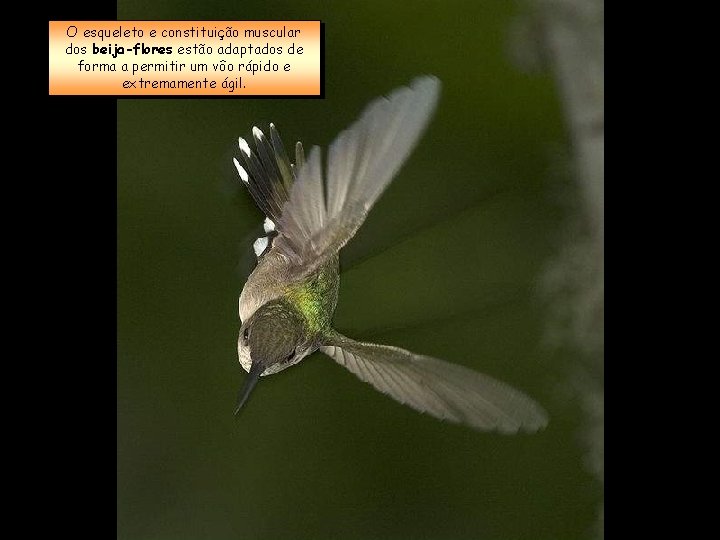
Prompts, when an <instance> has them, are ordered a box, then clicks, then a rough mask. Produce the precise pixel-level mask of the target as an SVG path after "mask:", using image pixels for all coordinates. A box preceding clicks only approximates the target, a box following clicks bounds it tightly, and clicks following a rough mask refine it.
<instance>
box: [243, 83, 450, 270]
mask: <svg viewBox="0 0 720 540" xmlns="http://www.w3.org/2000/svg"><path fill="white" fill-rule="evenodd" d="M439 92H440V82H439V81H438V79H436V78H435V77H431V76H425V77H419V78H417V79H415V80H414V81H413V82H412V83H411V84H410V86H409V87H403V88H399V89H397V90H395V91H393V92H392V93H391V94H390V95H389V96H388V97H380V98H377V99H376V100H374V101H372V102H371V103H370V104H369V105H368V106H367V107H366V108H365V110H364V111H363V113H362V114H361V115H360V118H359V119H358V120H357V121H356V122H355V123H354V124H352V125H351V126H350V127H349V128H348V129H346V130H345V131H343V132H342V133H341V134H340V135H339V136H338V137H337V139H335V141H334V142H333V143H332V144H331V145H330V150H329V154H328V169H327V180H325V179H324V178H323V171H322V164H321V157H320V149H319V148H318V147H313V148H312V149H311V151H310V153H309V155H308V158H307V161H305V162H304V163H302V162H303V161H304V155H301V154H302V148H301V147H300V149H299V152H298V157H297V163H296V167H295V171H294V172H292V169H291V167H290V166H289V162H288V161H287V157H286V156H285V155H284V151H282V156H280V154H279V152H278V151H277V150H276V149H277V148H282V146H281V144H280V143H279V138H278V142H277V145H276V141H275V138H273V139H272V146H271V145H269V144H268V143H267V142H266V141H265V138H264V136H263V135H262V133H261V132H259V130H256V129H254V130H253V134H254V135H255V141H256V143H257V146H258V156H255V155H254V154H252V153H251V152H250V150H249V148H247V144H246V143H245V145H244V147H243V143H244V141H241V149H242V150H243V153H244V155H245V157H246V158H247V159H246V164H247V165H248V169H249V173H250V174H249V175H248V172H247V171H245V170H244V169H243V168H242V167H240V166H239V164H238V163H237V161H236V166H238V172H239V173H240V176H241V177H242V178H243V180H244V181H245V183H246V185H248V187H249V188H250V190H251V193H252V194H253V197H254V198H255V201H256V202H257V204H258V206H259V207H260V209H261V210H262V211H263V212H265V214H266V215H267V216H268V217H270V219H271V220H273V221H274V222H275V225H276V230H277V233H278V235H277V237H276V238H275V239H274V241H273V248H274V249H277V250H279V251H280V252H281V253H283V254H284V255H286V256H287V257H288V259H289V260H290V261H291V262H292V263H293V266H294V267H295V268H296V269H297V271H298V272H300V273H301V274H303V275H304V274H309V273H311V272H313V271H314V270H315V269H316V268H318V267H319V266H321V265H322V264H323V263H324V262H326V261H327V259H328V257H331V256H333V255H334V254H335V253H336V252H337V251H338V250H339V249H340V248H341V247H343V246H344V245H345V244H346V243H347V242H348V240H350V238H352V236H353V235H354V234H355V232H356V231H357V229H358V228H359V227H360V225H362V222H363V221H364V220H365V217H366V216H367V213H368V212H369V210H370V208H371V207H372V205H373V204H374V203H375V201H376V200H377V199H378V197H380V195H381V193H382V192H383V190H384V189H385V188H386V187H387V185H388V184H389V183H390V181H391V180H392V178H393V176H394V175H395V174H396V173H397V171H398V170H399V169H400V167H401V166H402V164H403V162H404V161H405V160H406V159H407V157H408V155H409V154H410V152H411V150H412V149H413V147H414V146H415V144H416V143H417V141H418V139H419V137H420V135H421V134H422V133H423V131H424V130H425V128H426V126H427V124H428V122H429V120H430V117H431V116H432V113H433V111H434V110H435V105H436V103H437V99H438V95H439ZM273 151H274V158H273V155H272V154H273ZM282 164H287V165H286V167H285V168H283V167H282ZM288 168H290V169H291V174H288V173H287V169H288ZM248 176H250V179H249V180H248V179H246V178H247V177H248ZM257 178H260V181H259V182H258V181H257V180H256V179H257ZM293 178H294V179H295V181H294V182H293ZM326 194H327V199H326ZM298 277H300V276H298Z"/></svg>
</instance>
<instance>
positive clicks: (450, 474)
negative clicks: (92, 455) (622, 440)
mask: <svg viewBox="0 0 720 540" xmlns="http://www.w3.org/2000/svg"><path fill="white" fill-rule="evenodd" d="M515 15H516V13H515V11H514V7H513V5H512V4H511V3H508V2H504V1H499V0H498V1H489V2H478V3H475V2H460V1H439V0H438V1H433V2H429V1H426V2H413V3H411V2H396V3H391V2H381V1H377V0H373V1H367V2H352V3H350V2H348V3H331V2H320V1H294V2H272V3H268V2H227V1H220V0H215V1H213V0H211V1H209V2H202V3H201V2H168V1H165V2H153V3H146V2H138V1H136V0H132V1H128V0H123V1H120V2H119V3H118V19H121V20H123V19H139V20H144V19H170V20H172V19H189V20H244V19H256V20H265V19H287V20H291V19H318V18H319V19H321V20H322V21H323V22H324V23H325V44H326V45H325V46H326V56H325V60H326V61H325V96H326V97H325V99H322V100H321V99H255V100H254V99H147V100H140V99H134V100H130V99H127V100H125V99H123V100H119V101H118V137H117V138H118V158H117V160H118V285H117V295H118V314H117V319H118V322H117V326H118V368H117V372H118V538H119V539H121V540H125V539H132V540H144V539H154V540H158V539H173V540H178V539H219V540H221V539H231V538H233V539H234V538H243V539H253V538H257V539H275V538H278V539H280V538H282V539H286V538H293V539H295V538H297V539H302V538H312V539H316V538H343V539H355V538H357V539H363V540H367V539H373V538H377V539H393V540H394V539H404V538H408V539H415V538H430V539H438V540H440V539H452V540H461V539H466V538H467V539H470V538H473V539H474V538H483V539H519V538H524V539H525V538H526V539H532V540H542V539H553V540H557V539H566V538H567V539H574V538H581V537H583V536H584V535H586V534H587V531H588V529H589V527H590V526H591V524H592V522H593V519H594V505H595V504H596V503H597V501H598V498H599V494H598V490H597V487H596V486H595V485H594V483H593V481H592V479H591V476H590V475H589V474H588V473H587V472H586V471H585V470H584V468H583V463H582V448H581V447H580V446H579V445H578V441H577V436H576V431H577V426H578V424H579V422H580V421H581V412H580V410H579V407H578V404H577V403H576V401H574V398H572V397H569V396H570V394H569V392H568V391H567V388H566V384H567V382H566V377H567V366H568V365H570V364H572V362H573V361H574V359H573V358H572V357H571V356H568V353H560V352H554V351H553V350H552V349H549V348H547V347H545V346H544V345H543V336H544V332H545V323H544V312H543V310H542V309H541V303H540V302H539V301H538V300H537V294H536V286H537V280H538V276H539V275H540V274H541V273H542V270H543V268H544V265H545V264H546V262H547V260H548V259H549V258H550V257H552V255H553V254H554V253H555V252H556V251H557V247H558V245H559V243H560V242H561V237H562V234H561V231H562V230H563V224H564V223H565V221H566V219H567V216H568V215H569V213H570V212H571V205H570V204H569V203H568V200H571V198H572V197H571V196H570V195H568V192H569V190H570V181H569V180H568V178H567V177H566V175H558V174H557V170H556V167H555V164H556V162H557V161H558V160H561V159H564V158H563V156H564V155H565V152H566V150H565V149H564V148H565V145H566V140H565V138H566V137H565V134H564V131H563V122H562V118H561V108H560V105H559V103H558V96H557V95H556V92H555V89H554V86H553V82H552V80H551V79H550V78H549V77H548V76H543V75H537V74H533V75H528V74H525V73H523V72H521V71H520V70H518V69H517V68H516V67H515V66H514V65H513V63H512V62H511V61H510V60H509V57H508V55H507V53H506V51H507V48H508V43H507V35H508V33H507V30H508V28H509V27H510V26H511V23H512V21H513V18H514V16H515ZM421 73H432V74H434V75H436V76H438V77H439V78H440V80H441V81H442V82H443V94H442V97H441V101H440V105H439V107H438V110H437V113H436V116H435V118H434V120H433V122H432V124H431V126H430V129H429V130H428V132H427V134H426V135H425V136H424V137H423V139H422V141H421V143H420V145H419V146H418V148H417V149H416V150H415V152H414V153H413V154H412V156H411V157H410V159H409V160H408V162H407V164H406V166H405V167H403V169H402V170H401V172H400V174H399V175H398V176H397V178H396V180H395V181H394V183H393V184H392V185H391V187H390V188H389V189H388V191H387V192H386V193H385V195H384V196H383V197H382V199H381V200H380V202H379V203H378V204H377V206H376V207H375V208H374V209H373V211H372V213H371V214H370V216H369V218H368V220H367V222H366V224H365V225H364V227H363V229H361V231H360V233H359V234H358V236H357V237H356V238H355V239H354V240H353V241H352V242H351V244H349V245H348V247H347V249H346V250H344V251H343V254H342V259H341V263H342V265H343V269H344V272H343V274H342V285H341V293H340V303H339V306H338V310H337V313H336V318H335V320H336V323H337V326H338V328H339V329H340V330H341V331H343V332H345V333H347V334H349V335H351V336H353V337H356V338H358V339H374V340H377V341H381V342H384V343H389V344H394V345H398V346H402V347H405V348H408V349H410V350H413V351H416V352H419V353H424V354H429V355H434V356H437V357H441V358H445V359H447V360H451V361H455V362H457V363H461V364H464V365H466V366H469V367H473V368H475V369H477V370H479V371H482V372H485V373H488V374H490V375H493V376H495V377H497V378H500V379H502V380H504V381H506V382H508V383H510V384H512V385H514V386H516V387H518V388H520V389H523V390H525V391H526V392H527V393H529V394H530V395H532V396H533V397H535V398H536V399H538V401H540V402H541V403H542V404H543V405H544V406H545V407H546V408H547V409H548V410H549V412H550V415H551V423H550V426H549V428H548V429H547V430H546V431H545V432H543V433H541V434H538V435H534V436H516V437H503V436H500V435H494V434H481V433H476V432H474V431H472V430H470V429H467V428H463V427H458V426H455V425H451V424H446V423H441V422H438V421H436V420H433V419H431V418H429V417H427V416H423V415H420V414H418V413H416V412H414V411H412V410H410V409H408V408H405V407H402V406H400V405H398V404H396V403H394V402H393V401H391V400H390V399H388V398H386V397H384V396H382V395H381V394H379V393H376V392H374V391H373V390H372V389H371V388H370V387H369V386H367V385H365V384H363V383H361V382H359V381H357V380H356V379H355V378H354V377H353V376H352V375H351V374H350V373H348V372H346V371H345V370H343V369H342V368H340V367H338V366H336V365H334V363H333V362H332V361H331V360H329V359H327V358H326V357H324V356H322V355H320V354H316V355H314V356H313V357H311V358H309V359H307V360H306V361H305V362H303V363H302V364H300V365H299V366H297V367H295V368H293V369H290V370H287V371H285V372H283V373H281V374H279V375H277V376H274V377H272V378H268V379H263V380H262V381H261V383H260V384H259V386H258V388H257V390H256V392H255V394H254V395H253V398H252V400H251V401H250V402H249V404H248V406H247V409H246V410H245V411H244V412H243V415H242V417H241V418H240V419H238V420H235V419H234V418H233V416H232V410H233V405H234V399H235V395H236V391H237V389H238V388H239V385H240V384H241V382H242V380H243V376H244V372H243V371H242V369H241V368H240V366H239V365H238V363H237V359H236V352H235V347H236V337H237V329H238V327H239V321H238V317H237V298H238V295H239V293H240V290H241V289H242V285H243V283H244V280H245V278H246V276H247V274H248V272H249V271H250V269H251V267H252V257H251V244H252V241H253V240H254V238H255V237H256V236H257V234H258V232H259V231H261V225H260V224H261V220H262V216H261V214H260V212H259V211H258V210H257V209H256V208H255V207H254V205H253V203H252V201H251V199H250V197H249V196H248V195H247V193H245V191H244V190H243V188H242V186H241V185H239V182H238V181H237V178H236V172H235V170H234V167H233V165H232V161H231V158H232V156H233V155H234V153H235V149H236V141H237V136H238V135H243V136H248V135H249V133H250V130H251V127H252V126H253V125H256V124H257V125H258V126H261V127H262V126H266V125H267V123H269V122H270V121H272V122H275V124H276V125H277V126H278V128H279V130H280V132H281V134H282V135H283V137H284V139H285V140H286V142H287V143H288V144H289V143H291V142H292V141H295V140H298V139H300V140H302V141H303V142H304V144H305V145H306V146H310V145H312V144H320V145H322V146H323V147H327V145H328V144H329V143H330V142H331V141H332V139H333V137H334V136H335V135H336V134H337V133H338V132H339V131H340V130H341V129H343V128H344V127H346V126H347V125H348V124H349V123H350V122H352V121H353V120H354V119H355V118H356V116H357V115H358V114H359V112H360V110H361V109H362V108H363V106H364V105H365V104H366V103H367V102H368V101H370V100H371V99H373V98H374V97H376V96H378V95H381V94H383V93H386V92H389V91H390V90H392V89H393V88H395V87H397V86H399V85H402V84H406V83H407V82H409V81H410V80H411V79H412V78H413V77H414V76H416V75H418V74H421Z"/></svg>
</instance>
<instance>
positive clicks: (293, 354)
mask: <svg viewBox="0 0 720 540" xmlns="http://www.w3.org/2000/svg"><path fill="white" fill-rule="evenodd" d="M293 358H295V349H293V351H292V352H291V353H290V354H289V355H288V357H287V360H288V361H290V360H292V359H293Z"/></svg>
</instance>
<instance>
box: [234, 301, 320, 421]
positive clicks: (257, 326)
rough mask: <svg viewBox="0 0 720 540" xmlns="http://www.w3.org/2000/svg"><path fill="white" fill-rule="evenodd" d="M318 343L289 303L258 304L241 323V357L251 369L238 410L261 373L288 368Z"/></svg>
mask: <svg viewBox="0 0 720 540" xmlns="http://www.w3.org/2000/svg"><path fill="white" fill-rule="evenodd" d="M317 347H318V345H317V340H316V339H315V338H314V336H313V333H312V332H311V331H310V329H309V328H308V326H307V324H306V322H305V318H304V317H303V316H302V314H301V313H300V312H299V311H298V310H297V308H295V307H294V306H292V305H291V304H290V303H288V302H287V301H285V300H280V299H278V300H273V301H271V302H268V303H267V304H264V305H263V306H261V307H259V308H258V309H257V311H255V313H253V315H252V316H251V317H250V318H249V319H248V320H247V321H245V323H244V324H243V325H242V326H241V327H240V335H239V336H238V359H239V360H240V364H241V365H242V367H243V369H245V371H247V372H248V373H249V375H248V378H247V379H246V382H245V388H244V389H243V391H241V394H240V399H239V402H238V403H239V405H238V410H239V408H240V406H242V404H243V403H244V402H245V400H246V399H247V396H248V395H249V393H250V391H251V390H252V388H253V387H254V386H255V383H256V382H257V380H258V378H259V377H260V376H261V375H272V374H273V373H277V372H278V371H282V370H283V369H286V368H289V367H290V366H292V365H293V364H297V363H298V362H299V361H300V360H302V359H303V358H305V357H306V356H307V355H308V354H310V353H312V352H314V351H315V350H316V349H317Z"/></svg>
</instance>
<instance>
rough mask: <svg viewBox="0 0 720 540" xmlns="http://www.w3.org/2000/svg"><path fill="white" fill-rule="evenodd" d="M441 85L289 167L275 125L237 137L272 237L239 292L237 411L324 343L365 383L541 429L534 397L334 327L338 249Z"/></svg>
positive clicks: (422, 87) (439, 411) (422, 406)
mask: <svg viewBox="0 0 720 540" xmlns="http://www.w3.org/2000/svg"><path fill="white" fill-rule="evenodd" d="M439 89H440V83H439V81H438V80H437V79H435V78H434V77H420V78H418V79H416V80H415V81H413V83H412V84H411V85H410V87H409V88H400V89H397V90H395V91H394V92H392V93H391V94H390V95H389V96H388V97H387V98H378V99H376V100H374V101H373V102H371V103H370V105H368V106H367V107H366V109H365V110H364V111H363V113H362V115H361V116H360V118H359V119H358V120H357V121H356V122H355V123H354V124H353V125H351V126H350V127H349V128H348V129H346V130H345V131H343V132H342V133H341V134H340V135H339V136H338V137H337V138H336V140H335V141H334V142H333V143H332V144H331V146H330V149H329V153H328V160H327V170H326V173H325V174H323V170H322V165H321V160H320V150H319V148H317V147H314V148H313V149H312V150H311V151H310V154H309V156H308V159H307V161H306V160H305V153H304V149H303V147H302V145H301V144H300V143H297V145H296V147H295V163H294V164H292V163H291V162H290V160H289V158H288V156H287V154H286V153H285V150H284V147H283V145H282V142H281V140H280V136H279V134H278V133H277V131H276V129H275V126H274V125H273V124H270V140H268V139H267V138H266V136H265V134H264V133H263V132H262V131H260V130H259V129H258V128H253V138H254V141H255V146H256V151H255V152H253V151H252V150H251V149H250V146H249V145H248V143H247V142H246V141H245V140H244V139H243V138H240V139H239V147H240V150H241V155H242V159H243V161H244V166H243V165H241V164H240V162H239V161H238V160H237V159H235V160H234V161H235V166H236V167H237V170H238V173H239V175H240V177H241V179H242V181H243V182H244V184H245V185H246V186H247V188H248V190H249V191H250V194H251V195H252V197H253V199H254V200H255V202H256V204H257V205H258V207H259V208H260V210H261V211H262V212H263V213H264V214H265V216H266V219H265V224H264V229H265V233H266V234H267V236H264V237H261V238H258V240H257V241H256V242H255V244H254V246H253V247H254V249H255V254H256V255H257V258H258V264H257V266H256V268H255V269H254V270H253V272H252V274H251V275H250V277H249V278H248V280H247V282H246V284H245V286H244V288H243V291H242V293H241V295H240V301H239V312H240V320H241V322H242V325H241V328H240V334H239V337H238V358H239V361H240V364H241V365H242V367H243V368H244V369H245V370H246V371H247V372H248V373H249V375H248V378H247V380H246V383H245V387H244V388H243V390H242V391H241V393H240V396H239V398H238V406H237V409H236V412H237V411H239V410H240V408H241V407H242V406H243V404H244V403H245V401H246V400H247V398H248V396H249V394H250V392H251V390H252V389H253V387H254V386H255V384H256V383H257V381H258V379H259V377H260V376H263V375H271V374H273V373H277V372H278V371H281V370H283V369H286V368H288V367H290V366H292V365H294V364H297V363H298V362H300V361H301V360H302V359H304V358H305V357H307V356H308V355H309V354H311V353H313V352H315V351H317V350H318V349H319V350H320V351H321V352H323V353H324V354H326V355H328V356H330V357H331V358H333V359H334V360H335V361H336V362H337V363H339V364H340V365H342V366H344V367H345V368H347V369H348V370H349V371H351V372H352V373H354V374H355V375H357V376H358V377H359V378H360V379H362V380H363V381H366V382H368V383H370V384H372V385H373V386H374V387H375V388H376V389H378V390H380V391H381V392H383V393H385V394H388V395H389V396H391V397H393V398H394V399H396V400H398V401H400V402H401V403H405V404H407V405H409V406H411V407H413V408H414V409H417V410H420V411H424V412H427V413H429V414H431V415H433V416H435V417H437V418H441V419H448V420H451V421H454V422H460V423H465V424H468V425H470V426H472V427H474V428H477V429H481V430H490V429H496V430H498V431H501V432H505V433H515V432H517V431H519V430H525V431H536V430H537V429H539V428H541V427H543V426H544V425H545V424H546V423H547V415H546V414H545V412H544V411H543V409H542V408H541V407H540V406H539V405H538V404H537V403H535V402H534V401H533V400H532V399H530V398H528V397H527V396H525V395H524V394H523V393H521V392H519V391H517V390H515V389H513V388H511V387H510V386H508V385H506V384H504V383H501V382H499V381H497V380H495V379H492V378H490V377H488V376H486V375H482V374H480V373H477V372H475V371H472V370H470V369H468V368H465V367H462V366H459V365H456V364H450V363H448V362H444V361H442V360H438V359H435V358H431V357H428V356H421V355H417V354H413V353H411V352H409V351H405V350H403V349H399V348H397V347H390V346H386V345H378V344H374V343H362V342H358V341H354V340H352V339H350V338H348V337H345V336H343V335H342V334H340V333H339V332H337V331H336V330H334V329H333V327H332V317H333V313H334V311H335V306H336V304H337V299H338V288H339V284H340V279H339V268H338V253H339V251H340V249H341V248H342V247H343V246H344V245H345V244H346V243H347V242H348V241H349V240H350V239H351V238H352V237H353V236H354V235H355V233H356V232H357V230H358V228H359V227H360V226H361V225H362V223H363V221H364V220H365V217H366V216H367V214H368V212H369V211H370V209H371V208H372V206H373V204H374V203H375V202H376V200H377V199H378V198H379V197H380V195H381V194H382V192H383V190H384V189H385V188H386V187H387V185H388V184H389V183H390V181H391V180H392V178H393V176H394V175H395V173H396V172H397V171H398V169H399V168H400V166H401V165H402V163H403V162H404V161H405V159H406V158H407V157H408V155H409V154H410V151H411V150H412V148H413V147H414V146H415V144H416V142H417V140H418V139H419V137H420V135H421V134H422V133H423V131H424V130H425V128H426V126H427V124H428V122H429V120H430V117H431V115H432V113H433V111H434V109H435V105H436V103H437V99H438V95H439Z"/></svg>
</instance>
